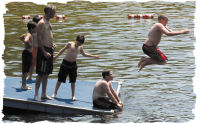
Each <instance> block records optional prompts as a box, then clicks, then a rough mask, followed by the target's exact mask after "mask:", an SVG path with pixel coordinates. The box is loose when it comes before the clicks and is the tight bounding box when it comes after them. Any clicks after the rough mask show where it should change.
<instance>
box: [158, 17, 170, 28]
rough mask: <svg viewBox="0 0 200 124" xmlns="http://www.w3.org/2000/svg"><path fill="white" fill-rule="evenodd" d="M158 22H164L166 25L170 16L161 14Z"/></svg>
mask: <svg viewBox="0 0 200 124" xmlns="http://www.w3.org/2000/svg"><path fill="white" fill-rule="evenodd" d="M158 22H160V23H162V24H163V25H164V26H166V25H167V22H168V17H167V16H166V15H165V14H161V15H159V16H158Z"/></svg>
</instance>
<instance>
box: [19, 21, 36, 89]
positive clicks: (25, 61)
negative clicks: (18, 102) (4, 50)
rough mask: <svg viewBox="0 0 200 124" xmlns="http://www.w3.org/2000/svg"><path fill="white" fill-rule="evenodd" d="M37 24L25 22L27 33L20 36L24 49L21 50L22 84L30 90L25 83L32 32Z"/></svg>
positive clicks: (30, 57)
mask: <svg viewBox="0 0 200 124" xmlns="http://www.w3.org/2000/svg"><path fill="white" fill-rule="evenodd" d="M36 26H37V24H36V23H35V22H33V21H29V22H28V24H27V28H28V33H27V34H24V35H22V36H21V37H20V39H21V40H22V41H23V42H24V46H25V49H24V51H23V52H22V86H21V89H23V90H31V89H32V87H30V86H28V85H26V77H27V73H28V72H29V70H30V68H31V65H32V49H33V47H32V46H33V34H34V33H35V32H36Z"/></svg>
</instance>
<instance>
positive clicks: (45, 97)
mask: <svg viewBox="0 0 200 124" xmlns="http://www.w3.org/2000/svg"><path fill="white" fill-rule="evenodd" d="M41 99H48V100H52V98H51V97H49V96H42V97H41Z"/></svg>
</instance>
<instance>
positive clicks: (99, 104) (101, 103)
mask: <svg viewBox="0 0 200 124" xmlns="http://www.w3.org/2000/svg"><path fill="white" fill-rule="evenodd" d="M93 106H94V107H96V108H102V109H118V106H117V104H115V103H113V102H112V101H111V99H110V98H108V97H102V98H98V99H96V100H94V101H93Z"/></svg>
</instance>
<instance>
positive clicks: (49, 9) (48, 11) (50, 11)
mask: <svg viewBox="0 0 200 124" xmlns="http://www.w3.org/2000/svg"><path fill="white" fill-rule="evenodd" d="M44 13H45V15H46V16H47V17H49V18H53V17H54V16H55V14H56V7H55V6H53V5H47V6H46V7H45V8H44Z"/></svg>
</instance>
